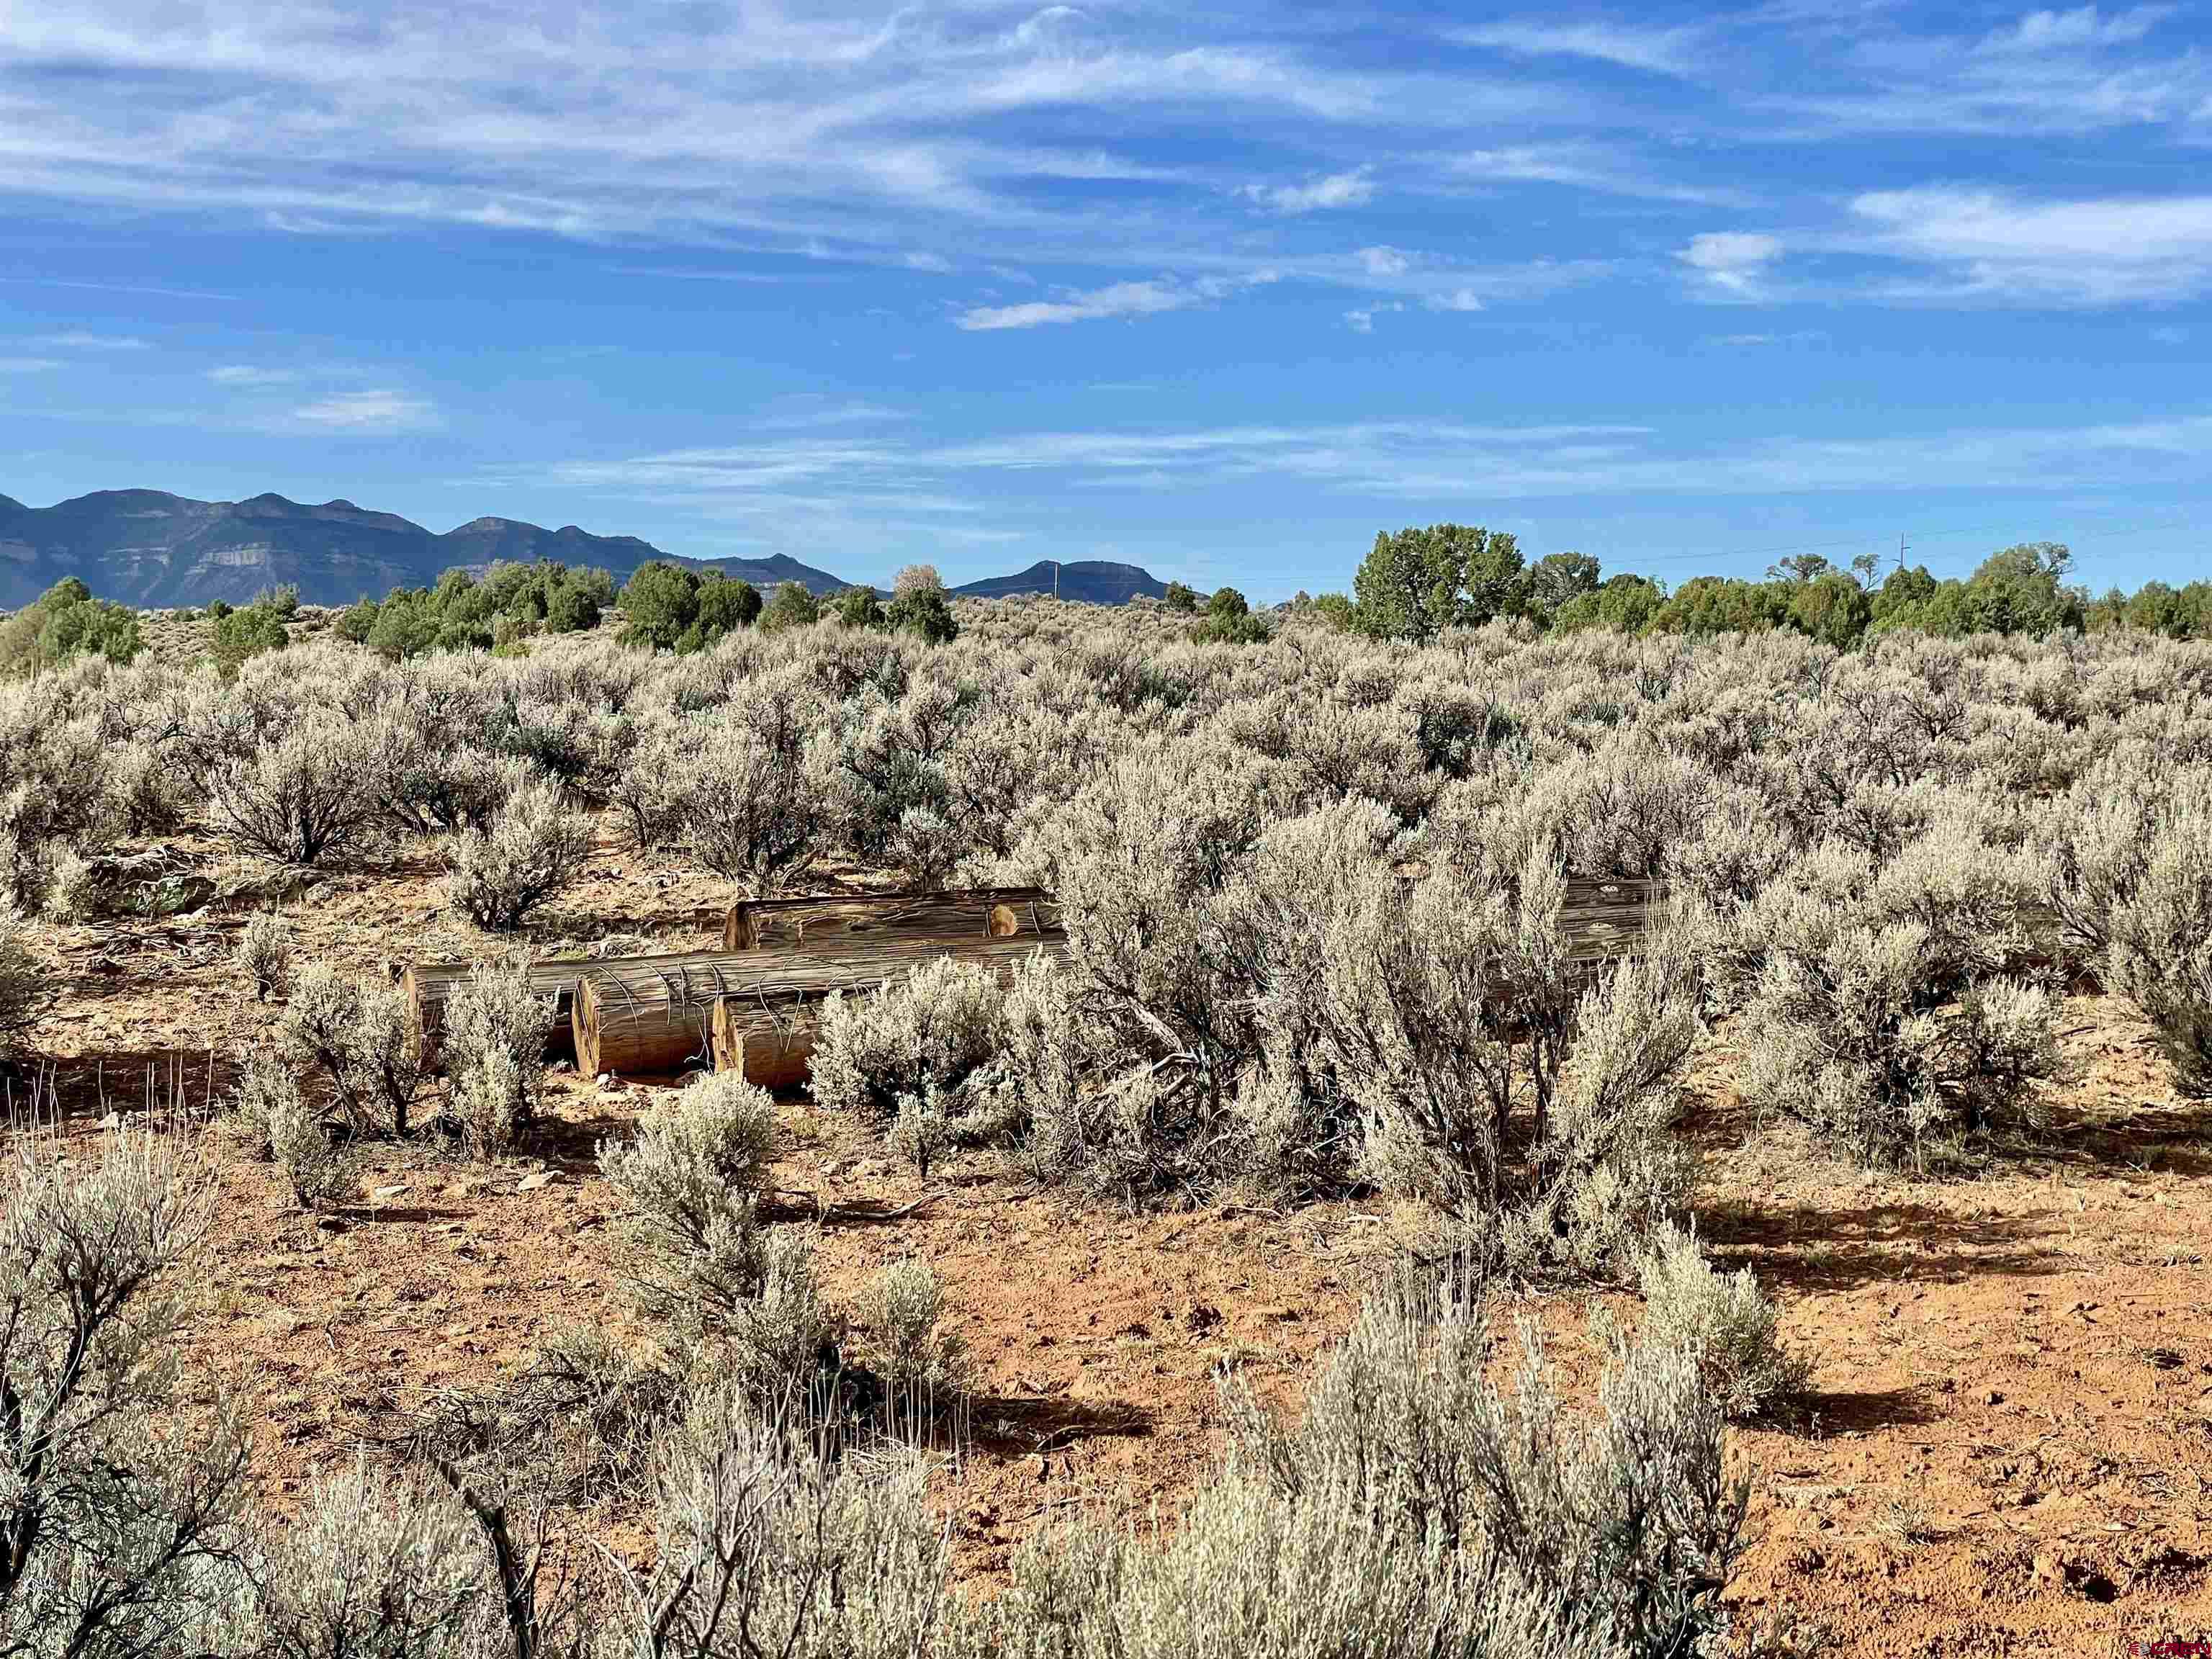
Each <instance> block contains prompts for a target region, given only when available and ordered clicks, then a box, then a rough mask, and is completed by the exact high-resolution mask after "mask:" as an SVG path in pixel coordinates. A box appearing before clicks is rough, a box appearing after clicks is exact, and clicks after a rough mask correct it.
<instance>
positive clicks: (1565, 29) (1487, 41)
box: [1446, 19, 1699, 76]
mask: <svg viewBox="0 0 2212 1659" xmlns="http://www.w3.org/2000/svg"><path fill="white" fill-rule="evenodd" d="M1446 38H1447V39H1449V40H1454V41H1455V42H1457V43H1458V44H1459V45H1461V46H1480V47H1486V48H1489V49H1492V50H1494V51H1498V52H1510V53H1512V54H1513V55H1515V56H1516V57H1521V58H1591V59H1595V61H1597V62H1599V63H1604V64H1617V65H1619V66H1620V67H1621V68H1623V69H1633V70H1648V71H1650V73H1652V74H1655V75H1675V76H1684V75H1688V74H1690V73H1692V70H1694V68H1695V67H1696V62H1697V59H1696V55H1695V47H1696V44H1697V40H1698V38H1699V32H1698V31H1697V30H1695V29H1690V28H1668V29H1654V28H1642V27H1637V26H1635V25H1633V24H1626V23H1610V22H1558V21H1539V20H1534V19H1522V20H1519V21H1510V22H1502V23H1486V24H1482V25H1480V26H1478V27H1472V28H1459V29H1451V30H1449V31H1447V32H1446Z"/></svg>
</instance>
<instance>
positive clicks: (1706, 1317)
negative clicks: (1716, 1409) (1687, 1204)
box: [1637, 1227, 1806, 1419]
mask: <svg viewBox="0 0 2212 1659" xmlns="http://www.w3.org/2000/svg"><path fill="white" fill-rule="evenodd" d="M1637 1276H1638V1280H1639V1282H1640V1285H1641V1287H1642V1290H1643V1292H1644V1328H1643V1331H1642V1333H1641V1335H1642V1340H1643V1341H1644V1344H1645V1345H1646V1346H1656V1347H1676V1348H1686V1349H1687V1350H1689V1352H1691V1353H1692V1354H1693V1355H1695V1356H1696V1358H1697V1362H1698V1370H1699V1373H1700V1374H1701V1375H1702V1376H1704V1377H1705V1386H1706V1387H1707V1388H1709V1389H1711V1390H1712V1391H1713V1394H1714V1396H1715V1397H1716V1398H1717V1399H1718V1400H1719V1401H1720V1402H1721V1407H1722V1409H1723V1410H1724V1411H1725V1412H1726V1413H1728V1415H1729V1417H1730V1418H1731V1419H1746V1418H1753V1417H1759V1416H1763V1415H1766V1414H1768V1413H1771V1412H1774V1411H1776V1410H1778V1409H1780V1408H1782V1407H1786V1406H1787V1405H1788V1404H1789V1403H1790V1401H1792V1400H1793V1399H1795V1398H1796V1395H1799V1394H1800V1393H1802V1390H1803V1389H1804V1386H1805V1375H1806V1368H1805V1363H1804V1361H1803V1360H1802V1359H1801V1358H1798V1357H1797V1356H1796V1355H1795V1354H1791V1353H1790V1352H1786V1351H1785V1350H1784V1348H1783V1346H1782V1342H1781V1339H1780V1337H1779V1335H1778V1331H1777V1326H1778V1316H1777V1315H1776V1313H1775V1309H1774V1304H1772V1303H1771V1302H1770V1301H1768V1300H1767V1298H1766V1296H1765V1292H1764V1291H1761V1290H1760V1289H1759V1281H1758V1280H1757V1279H1753V1277H1752V1275H1751V1269H1750V1268H1748V1267H1745V1268H1741V1269H1740V1270H1739V1271H1738V1272H1736V1273H1734V1274H1732V1275H1730V1274H1723V1273H1717V1272H1716V1271H1715V1270H1714V1267H1713V1265H1712V1263H1711V1262H1710V1261H1707V1260H1706V1259H1705V1252H1704V1251H1703V1250H1701V1249H1699V1247H1698V1238H1697V1235H1696V1234H1695V1233H1693V1232H1687V1231H1677V1230H1676V1229H1674V1228H1672V1227H1669V1228H1667V1229H1665V1230H1664V1231H1662V1232H1661V1233H1660V1234H1659V1235H1658V1236H1657V1237H1656V1238H1655V1239H1654V1240H1653V1242H1652V1244H1651V1246H1650V1249H1648V1250H1647V1251H1646V1252H1645V1253H1644V1258H1643V1260H1642V1261H1640V1262H1638V1266H1637Z"/></svg>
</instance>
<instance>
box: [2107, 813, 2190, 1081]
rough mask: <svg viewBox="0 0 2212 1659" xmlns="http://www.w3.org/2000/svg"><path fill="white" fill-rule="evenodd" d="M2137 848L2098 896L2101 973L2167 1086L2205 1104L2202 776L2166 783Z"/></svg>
mask: <svg viewBox="0 0 2212 1659" xmlns="http://www.w3.org/2000/svg"><path fill="white" fill-rule="evenodd" d="M2140 846H2141V851H2140V853H2139V854H2138V855H2137V862H2136V867H2135V869H2134V870H2133V871H2131V872H2130V877H2129V878H2128V879H2126V880H2124V881H2121V882H2115V883H2113V884H2111V886H2110V887H2109V889H2108V890H2107V893H2106V906H2107V908H2106V911H2105V915H2106V918H2107V920H2106V933H2107V938H2108V942H2107V944H2106V950H2105V958H2106V976H2107V978H2108V980H2109V981H2110V983H2111V986H2112V989H2113V990H2115V991H2117V992H2118V994H2120V995H2122V996H2124V997H2126V998H2128V999H2129V1000H2130V1001H2132V1002H2133V1003H2135V1005H2136V1006H2137V1007H2139V1008H2141V1009H2142V1012H2143V1014H2144V1016H2145V1018H2148V1020H2149V1021H2150V1022H2151V1024H2153V1025H2154V1026H2155V1027H2156V1028H2157V1030H2158V1037H2159V1046H2160V1048H2163V1049H2164V1050H2165V1051H2166V1059H2167V1060H2168V1061H2169V1063H2171V1065H2172V1067H2173V1077H2174V1085H2175V1087H2176V1088H2178V1089H2179V1091H2181V1092H2182V1093H2183V1094H2185V1095H2186V1096H2188V1097H2191V1098H2192V1099H2198V1100H2202V1099H2205V1098H2207V1097H2212V772H2208V771H2197V772H2192V773H2191V774H2190V775H2186V776H2185V777H2183V778H2181V779H2178V780H2177V781H2176V782H2175V785H2174V787H2172V789H2170V790H2169V791H2167V792H2166V796H2165V799H2163V800H2161V801H2160V802H2159V803H2158V805H2156V806H2155V807H2154V808H2153V809H2152V816H2151V817H2150V818H2149V821H2148V823H2147V824H2145V825H2144V827H2143V832H2142V836H2141V840H2140Z"/></svg>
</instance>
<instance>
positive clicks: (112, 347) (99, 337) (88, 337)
mask: <svg viewBox="0 0 2212 1659" xmlns="http://www.w3.org/2000/svg"><path fill="white" fill-rule="evenodd" d="M31 343H32V344H33V345H36V346H44V347H46V348H48V349H52V350H55V351H143V350H145V349H146V343H145V341H143V340H142V339H139V338H138V337H137V336H136V335H131V334H87V333H83V332H81V331H70V332H67V333H63V334H40V335H37V336H34V337H33V339H32V341H31Z"/></svg>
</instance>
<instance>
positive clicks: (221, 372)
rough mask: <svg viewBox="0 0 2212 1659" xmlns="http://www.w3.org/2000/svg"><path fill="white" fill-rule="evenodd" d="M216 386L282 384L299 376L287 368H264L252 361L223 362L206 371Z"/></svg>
mask: <svg viewBox="0 0 2212 1659" xmlns="http://www.w3.org/2000/svg"><path fill="white" fill-rule="evenodd" d="M207 377H208V379H209V380H212V381H214V382H215V383H216V385H217V386H283V385H285V384H287V383H288V382H289V381H293V380H298V379H299V378H300V377H299V375H298V374H295V372H294V371H293V370H291V369H289V368H261V367H259V366H258V365H257V364H254V363H223V364H221V365H219V366H217V367H216V368H211V369H210V370H208V372H207Z"/></svg>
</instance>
